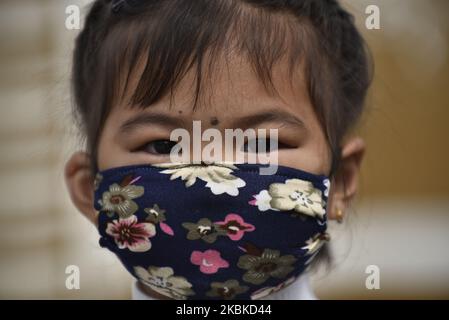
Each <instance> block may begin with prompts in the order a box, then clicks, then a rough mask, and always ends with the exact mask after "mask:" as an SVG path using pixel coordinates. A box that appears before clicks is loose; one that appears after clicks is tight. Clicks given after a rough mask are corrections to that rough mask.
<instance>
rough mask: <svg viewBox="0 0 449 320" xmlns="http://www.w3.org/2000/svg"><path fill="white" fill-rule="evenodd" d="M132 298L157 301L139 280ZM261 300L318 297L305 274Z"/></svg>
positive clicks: (135, 283) (134, 283) (133, 289)
mask: <svg viewBox="0 0 449 320" xmlns="http://www.w3.org/2000/svg"><path fill="white" fill-rule="evenodd" d="M131 296H132V299H133V300H157V299H155V298H153V297H150V296H149V295H147V294H146V293H145V292H143V291H142V289H140V288H139V286H138V282H137V280H135V281H134V282H133V284H132V294H131ZM260 300H317V297H316V296H315V294H314V293H313V291H312V288H311V286H310V282H309V277H308V276H307V274H304V275H301V276H300V277H299V278H298V279H297V280H296V281H295V282H294V283H292V284H291V285H289V286H288V287H286V288H284V289H282V290H280V291H278V292H275V293H272V294H270V295H268V296H266V297H265V298H262V299H260Z"/></svg>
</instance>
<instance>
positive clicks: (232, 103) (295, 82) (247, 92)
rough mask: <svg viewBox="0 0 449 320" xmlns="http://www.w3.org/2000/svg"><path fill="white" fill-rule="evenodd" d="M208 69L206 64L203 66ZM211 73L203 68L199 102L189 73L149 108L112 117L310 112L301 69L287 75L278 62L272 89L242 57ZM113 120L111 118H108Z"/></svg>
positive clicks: (219, 116) (133, 78)
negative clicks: (149, 113) (153, 112)
mask: <svg viewBox="0 0 449 320" xmlns="http://www.w3.org/2000/svg"><path fill="white" fill-rule="evenodd" d="M205 65H206V66H207V65H208V64H207V63H205ZM212 68H213V69H207V67H206V68H203V70H204V71H203V73H202V79H201V84H200V90H199V94H198V101H197V103H196V104H195V105H194V99H195V94H196V91H195V89H196V87H195V86H196V85H197V74H196V72H195V68H192V69H190V70H189V71H188V72H187V73H186V74H185V76H184V77H183V78H182V79H181V80H180V81H179V83H178V84H177V85H176V86H175V87H174V88H173V91H172V93H171V94H167V95H166V96H164V97H163V98H161V99H160V100H159V101H157V102H156V103H154V104H153V105H150V106H143V107H141V108H137V107H136V106H133V105H128V106H127V107H124V105H126V103H123V102H122V105H116V106H114V108H113V110H112V113H120V114H122V115H124V114H135V113H136V112H144V111H145V110H147V109H148V110H157V111H165V112H168V113H171V114H174V115H178V116H182V117H185V118H188V117H195V116H198V115H203V116H204V117H205V118H208V119H209V118H213V117H215V118H217V119H226V118H238V117H242V116H244V115H245V114H248V113H250V112H251V113H252V112H257V111H258V110H267V109H280V110H285V111H289V112H293V113H296V114H298V115H302V116H306V114H307V113H308V112H313V110H312V108H311V102H310V98H309V95H308V91H307V85H306V81H305V77H304V71H303V67H302V65H298V66H297V68H296V70H294V72H292V73H290V71H291V70H289V64H288V62H287V61H285V60H280V61H279V62H278V63H277V64H276V65H274V66H273V68H272V73H271V76H270V79H271V83H272V86H267V85H266V84H264V83H263V81H262V80H261V79H260V77H259V76H258V75H257V73H256V72H255V70H254V66H253V65H252V64H251V63H250V62H249V61H248V60H247V59H245V57H242V56H241V55H232V56H228V57H227V59H223V58H222V59H220V61H214V63H213V65H212ZM139 81H140V78H139V71H138V70H137V72H134V75H131V77H130V85H129V86H128V88H127V93H126V94H125V99H124V101H129V100H130V98H131V97H132V93H133V91H134V90H135V86H134V85H133V84H137V83H139ZM111 116H112V114H111Z"/></svg>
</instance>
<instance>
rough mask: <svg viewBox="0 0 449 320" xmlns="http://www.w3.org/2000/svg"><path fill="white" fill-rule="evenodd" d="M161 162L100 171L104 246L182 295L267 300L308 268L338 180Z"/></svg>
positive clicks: (284, 170) (146, 280) (153, 284)
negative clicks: (333, 182) (331, 185)
mask: <svg viewBox="0 0 449 320" xmlns="http://www.w3.org/2000/svg"><path fill="white" fill-rule="evenodd" d="M260 167H261V165H257V164H236V165H232V164H209V165H205V164H198V165H195V164H175V163H167V164H158V165H135V166H126V167H120V168H113V169H108V170H105V171H102V172H99V173H98V174H97V178H96V181H95V182H96V183H95V206H96V209H97V210H98V211H99V216H98V223H99V225H98V227H99V233H100V235H101V238H100V245H101V246H103V247H106V248H108V249H109V250H111V251H112V252H113V253H115V254H116V255H117V256H118V258H119V259H120V260H121V262H122V263H123V265H124V266H125V267H126V269H127V270H128V271H129V272H130V273H131V274H132V275H133V276H134V277H136V278H137V279H138V280H139V281H141V282H142V283H143V284H144V285H146V286H148V287H149V288H151V289H152V290H154V291H156V292H158V293H160V294H162V295H164V296H167V297H170V298H174V299H258V298H261V297H264V296H266V295H268V294H270V293H273V292H275V291H277V290H280V289H282V288H284V287H286V286H287V285H288V284H291V283H292V282H294V280H295V279H296V278H297V277H298V276H299V275H301V274H302V273H303V272H304V270H305V269H306V268H307V266H308V265H309V263H310V262H311V261H312V259H313V258H314V257H315V255H316V254H317V253H318V251H319V249H320V248H321V247H322V245H323V243H324V241H325V240H327V234H326V233H325V231H326V202H327V197H328V192H329V180H328V179H327V177H325V176H318V175H313V174H310V173H307V172H303V171H300V170H296V169H293V168H288V167H282V166H279V168H278V171H277V174H276V175H260V174H259V169H260Z"/></svg>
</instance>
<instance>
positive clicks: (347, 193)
mask: <svg viewBox="0 0 449 320" xmlns="http://www.w3.org/2000/svg"><path fill="white" fill-rule="evenodd" d="M364 154H365V142H364V141H363V139H362V138H360V137H352V138H350V139H348V140H347V141H346V143H345V144H344V145H343V147H342V151H341V161H340V165H339V167H338V170H337V171H336V173H335V175H334V177H333V178H332V182H331V188H330V193H329V201H328V208H329V209H328V210H329V211H328V217H329V219H337V220H341V219H343V217H344V214H345V212H346V210H347V209H348V207H349V205H350V203H351V201H352V200H353V198H354V196H355V195H356V193H357V189H358V184H359V175H360V166H361V163H362V160H363V156H364Z"/></svg>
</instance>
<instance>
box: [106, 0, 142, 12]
mask: <svg viewBox="0 0 449 320" xmlns="http://www.w3.org/2000/svg"><path fill="white" fill-rule="evenodd" d="M144 3H145V0H113V1H112V12H114V13H136V12H138V11H139V10H138V9H139V6H141V5H143V4H144Z"/></svg>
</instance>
